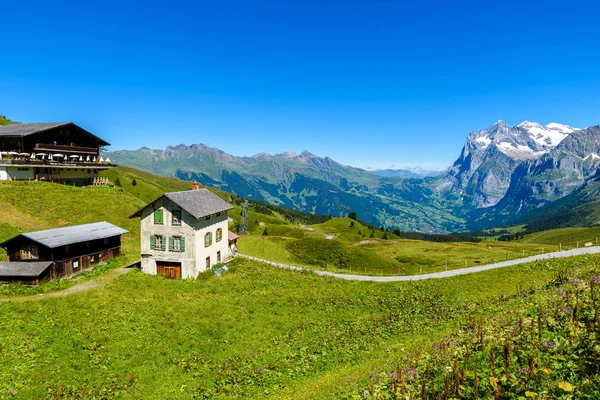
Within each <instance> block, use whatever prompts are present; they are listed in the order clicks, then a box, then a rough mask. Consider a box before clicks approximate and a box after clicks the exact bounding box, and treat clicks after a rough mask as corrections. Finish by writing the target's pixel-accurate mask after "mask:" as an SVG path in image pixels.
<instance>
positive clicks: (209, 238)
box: [204, 232, 212, 247]
mask: <svg viewBox="0 0 600 400" xmlns="http://www.w3.org/2000/svg"><path fill="white" fill-rule="evenodd" d="M211 244H212V232H207V233H206V235H204V247H208V246H210V245H211Z"/></svg>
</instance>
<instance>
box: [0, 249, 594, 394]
mask: <svg viewBox="0 0 600 400" xmlns="http://www.w3.org/2000/svg"><path fill="white" fill-rule="evenodd" d="M590 259H592V258H590ZM593 259H594V260H598V258H593ZM582 260H585V259H583V258H579V259H577V260H575V259H573V260H570V261H569V262H563V261H556V260H555V261H552V262H544V263H536V264H531V265H526V266H520V267H511V268H507V269H503V270H495V271H490V272H488V273H485V274H472V275H468V276H463V277H457V278H451V279H446V280H432V281H424V282H419V283H391V284H374V283H365V282H348V281H343V280H336V279H333V278H323V277H318V276H315V275H313V274H310V273H299V272H292V271H286V270H278V269H275V268H272V267H269V266H265V265H262V264H260V263H255V262H251V261H248V260H236V261H234V262H231V263H230V272H229V273H227V274H225V275H224V277H222V278H216V277H214V276H210V275H203V276H202V277H201V279H199V280H196V281H188V280H183V281H181V280H180V281H172V280H167V279H164V278H162V277H159V276H149V275H144V274H142V273H141V272H137V271H133V272H131V273H129V274H126V275H124V276H122V277H119V278H118V279H117V280H116V281H115V282H114V283H113V284H111V285H108V286H106V287H104V288H103V289H102V290H96V291H93V292H89V293H84V294H76V295H72V296H68V297H66V298H62V299H48V300H45V301H39V302H27V303H13V304H7V303H4V304H0V312H1V313H2V315H3V318H2V321H0V328H1V329H0V343H2V355H3V363H2V364H1V365H0V388H2V389H1V390H3V391H4V392H3V395H6V396H8V395H11V394H12V395H14V397H15V398H41V397H42V396H46V398H64V397H75V398H77V397H83V398H87V397H92V396H94V395H95V396H97V397H116V396H118V395H120V396H121V397H123V398H232V397H239V398H261V399H263V398H277V399H279V398H319V399H326V398H332V399H333V398H340V397H342V396H346V395H348V394H351V393H355V388H354V386H353V385H348V383H347V382H348V378H352V379H354V378H360V377H362V376H364V375H365V374H368V371H369V369H370V368H371V367H372V366H373V365H374V360H377V361H376V364H377V365H384V364H386V363H392V362H393V361H394V360H396V359H397V357H399V356H401V355H404V354H406V353H407V351H409V350H411V349H413V348H415V346H418V345H427V344H431V342H432V341H433V340H439V339H441V338H442V337H443V336H444V335H446V334H448V333H450V332H452V331H454V329H455V327H456V324H457V322H458V321H460V320H462V319H464V318H465V317H467V316H470V317H474V318H479V317H483V318H487V317H489V316H491V315H496V314H497V313H499V312H501V310H505V309H513V308H514V309H519V308H520V307H523V304H526V303H524V302H526V301H527V299H528V297H529V295H530V294H529V293H530V292H531V291H530V290H529V288H530V287H537V286H538V285H543V284H545V283H546V282H548V281H550V280H551V279H552V275H553V274H555V273H556V271H557V270H558V269H562V268H564V267H568V266H570V265H572V263H575V262H581V261H582ZM569 263H571V264H569ZM586 265H588V264H586ZM359 381H360V379H359ZM353 382H354V380H353Z"/></svg>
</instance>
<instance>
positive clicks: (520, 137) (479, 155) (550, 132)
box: [440, 121, 577, 208]
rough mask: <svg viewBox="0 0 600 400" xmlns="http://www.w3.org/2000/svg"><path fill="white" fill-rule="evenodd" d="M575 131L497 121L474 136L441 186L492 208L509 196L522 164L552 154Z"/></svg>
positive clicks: (558, 126) (465, 200)
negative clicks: (514, 175) (519, 166)
mask: <svg viewBox="0 0 600 400" xmlns="http://www.w3.org/2000/svg"><path fill="white" fill-rule="evenodd" d="M576 130H577V128H573V127H570V126H567V125H562V124H558V123H555V122H553V123H550V124H548V125H546V126H543V125H541V124H538V123H536V122H529V121H524V122H522V123H521V124H519V125H517V126H510V125H507V124H505V123H504V122H503V121H498V122H496V123H495V124H493V125H491V126H490V127H488V128H487V129H482V130H479V131H475V132H471V133H470V134H469V136H468V137H467V141H466V143H465V145H464V147H463V150H462V152H461V155H460V157H459V158H458V159H457V160H456V161H455V162H454V164H452V166H450V167H449V168H448V169H447V170H446V171H444V173H443V175H442V176H443V184H442V185H440V186H441V187H442V188H448V187H449V188H451V191H452V192H454V193H455V194H456V195H457V196H458V197H459V198H460V199H461V201H462V202H463V203H466V204H467V205H472V206H474V207H477V208H480V207H489V206H493V205H494V204H496V203H497V202H498V201H500V199H501V198H502V197H504V195H505V194H506V190H507V189H508V186H509V184H510V176H511V174H512V172H513V171H514V169H515V168H516V167H517V165H518V164H519V163H521V162H523V161H525V160H536V159H538V158H540V157H542V156H543V155H544V154H547V153H549V152H550V151H551V150H552V149H554V148H555V147H556V146H557V145H558V144H559V143H560V142H562V141H563V140H564V139H565V138H566V137H568V136H569V134H571V133H572V132H574V131H576Z"/></svg>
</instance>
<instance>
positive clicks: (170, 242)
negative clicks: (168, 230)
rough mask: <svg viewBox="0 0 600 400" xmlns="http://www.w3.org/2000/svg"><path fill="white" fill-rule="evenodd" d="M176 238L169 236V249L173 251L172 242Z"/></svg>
mask: <svg viewBox="0 0 600 400" xmlns="http://www.w3.org/2000/svg"><path fill="white" fill-rule="evenodd" d="M175 239H176V238H174V237H173V236H171V237H170V238H169V251H173V242H174V241H175Z"/></svg>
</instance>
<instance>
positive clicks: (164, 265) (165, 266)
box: [156, 261, 181, 279]
mask: <svg viewBox="0 0 600 400" xmlns="http://www.w3.org/2000/svg"><path fill="white" fill-rule="evenodd" d="M156 273H157V274H158V275H162V276H164V277H165V278H168V279H181V263H177V262H169V261H157V262H156Z"/></svg>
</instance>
